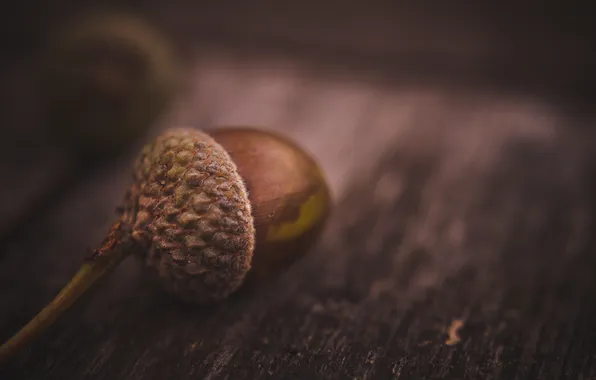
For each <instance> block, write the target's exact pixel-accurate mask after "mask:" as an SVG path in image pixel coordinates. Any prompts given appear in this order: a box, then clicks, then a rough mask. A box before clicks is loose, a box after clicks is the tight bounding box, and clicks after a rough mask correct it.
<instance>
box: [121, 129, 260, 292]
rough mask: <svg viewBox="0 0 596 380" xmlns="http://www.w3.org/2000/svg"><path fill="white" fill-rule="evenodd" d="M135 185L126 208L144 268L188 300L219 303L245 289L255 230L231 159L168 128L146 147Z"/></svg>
mask: <svg viewBox="0 0 596 380" xmlns="http://www.w3.org/2000/svg"><path fill="white" fill-rule="evenodd" d="M134 179H135V184H134V185H133V186H132V187H131V189H130V191H129V195H128V197H127V202H126V207H125V209H126V211H127V213H128V214H130V215H133V220H132V223H133V226H132V236H133V238H134V239H135V240H136V241H137V242H138V243H139V245H140V247H141V248H142V249H140V250H139V252H140V253H139V257H140V258H141V259H142V262H143V264H144V267H145V268H146V269H148V271H149V272H150V273H152V274H153V275H154V276H155V277H156V278H157V279H159V280H160V281H161V282H162V284H163V285H164V286H165V288H166V289H168V290H169V291H171V292H174V293H175V294H177V295H178V296H180V297H182V298H183V299H186V300H189V301H194V302H199V303H205V302H210V301H215V300H219V299H222V298H225V297H227V296H228V295H229V294H230V293H232V292H234V291H235V290H236V289H237V288H238V287H240V285H241V284H242V282H243V281H244V278H245V276H246V274H247V272H248V271H249V269H250V266H251V261H252V255H253V250H254V245H255V230H254V225H253V224H254V222H253V217H252V214H251V206H250V202H249V199H248V194H247V191H246V188H245V185H244V183H243V181H242V178H241V177H240V175H239V174H238V171H237V168H236V165H235V164H234V162H233V161H232V160H231V158H230V156H229V155H228V153H227V152H226V151H225V150H224V149H223V148H222V147H221V146H220V145H219V144H218V143H217V142H215V141H214V140H213V139H212V138H211V137H209V136H208V135H206V134H204V133H202V132H200V131H196V130H192V129H171V130H168V131H166V132H165V133H164V134H162V135H161V136H159V137H158V138H157V139H156V140H155V141H154V142H153V143H152V144H149V145H147V146H146V147H145V148H144V149H143V151H142V152H141V154H140V156H139V157H138V159H137V162H136V165H135V171H134Z"/></svg>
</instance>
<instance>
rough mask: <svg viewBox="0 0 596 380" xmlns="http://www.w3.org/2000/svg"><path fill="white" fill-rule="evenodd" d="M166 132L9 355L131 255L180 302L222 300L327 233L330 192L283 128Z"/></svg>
mask: <svg viewBox="0 0 596 380" xmlns="http://www.w3.org/2000/svg"><path fill="white" fill-rule="evenodd" d="M208 133H209V134H207V133H205V132H201V131H198V130H194V129H184V128H177V129H170V130H166V131H165V132H164V133H163V134H162V135H160V136H159V137H157V139H156V140H155V141H154V142H152V143H151V144H148V145H147V146H145V148H144V149H143V150H142V152H141V154H140V155H139V156H138V158H137V160H136V163H135V165H134V171H133V180H134V181H133V184H132V185H131V186H130V188H129V190H128V191H127V193H126V196H125V201H124V206H123V207H122V208H121V210H122V212H121V215H120V217H119V219H118V220H117V221H116V223H115V224H114V225H113V227H112V228H111V230H110V232H109V234H108V236H107V238H105V239H104V241H103V243H102V245H101V247H100V248H99V249H97V250H96V251H94V254H93V255H92V257H90V258H89V259H88V260H86V262H85V263H84V264H83V265H82V267H81V268H80V269H79V271H78V272H77V274H76V275H75V276H74V277H73V278H72V280H71V281H70V283H69V284H68V285H67V286H66V287H64V288H63V290H62V291H61V292H60V293H59V294H58V296H57V297H56V298H55V299H54V300H53V301H52V302H51V303H50V304H49V305H48V306H46V307H45V308H44V309H43V310H42V311H41V312H40V313H39V314H38V315H37V316H36V317H35V318H34V319H33V320H32V321H31V322H29V324H28V325H26V326H25V327H23V329H22V330H21V331H20V332H18V333H17V334H16V335H15V336H14V337H13V338H11V339H10V340H9V341H8V342H6V343H5V344H4V345H3V346H2V347H0V359H6V358H8V357H9V356H10V355H12V354H13V353H15V352H16V351H17V350H18V349H19V348H21V347H23V346H25V345H26V344H27V343H28V342H29V341H31V340H32V339H33V338H34V337H35V336H36V335H38V334H39V333H41V332H42V331H43V330H44V329H45V328H47V327H49V326H50V325H51V324H52V323H53V322H54V321H55V320H56V319H57V318H58V317H59V316H60V315H61V314H62V313H63V312H64V311H65V310H67V309H68V307H70V306H71V305H72V304H73V303H74V302H75V301H76V300H77V299H78V298H79V297H80V296H81V295H82V294H84V292H85V291H86V290H87V289H88V288H89V287H91V285H93V284H94V283H95V282H96V281H97V280H98V279H100V278H101V277H103V276H104V275H105V274H107V273H109V272H110V271H111V270H112V269H114V268H115V267H116V266H117V265H118V264H119V263H120V262H121V260H122V259H124V258H125V257H127V256H129V255H134V256H135V257H137V258H138V261H139V262H141V263H142V267H143V268H144V269H145V272H147V273H148V274H149V275H150V276H152V277H153V278H154V279H156V280H157V282H158V283H160V284H161V285H163V287H164V289H166V290H167V291H168V292H170V293H171V294H173V295H176V296H177V297H179V298H180V299H182V300H185V301H190V302H195V303H198V304H207V303H211V302H216V301H221V300H223V299H225V298H226V297H228V296H229V295H230V294H232V293H234V292H235V291H237V290H238V289H239V288H240V287H241V286H242V285H243V284H244V283H245V282H246V281H247V279H248V280H250V281H251V282H252V283H257V284H258V283H266V282H267V281H270V280H271V279H273V278H276V277H277V276H279V275H280V274H282V273H283V272H284V271H285V270H287V268H289V267H290V265H291V264H292V263H294V262H295V261H297V260H298V259H299V258H301V257H302V256H303V255H304V254H305V253H306V252H307V251H308V250H309V248H311V247H312V245H313V244H314V243H315V242H316V240H317V238H318V237H319V235H320V234H321V232H322V230H323V228H324V226H325V223H326V221H327V218H328V215H329V213H330V210H331V196H330V191H329V188H328V186H327V183H326V180H325V178H324V175H323V173H322V171H321V169H320V167H319V166H318V165H317V163H316V162H315V161H314V160H313V159H312V158H311V157H310V156H309V155H308V154H307V153H306V152H305V151H304V150H302V149H301V148H300V147H298V146H297V145H296V144H294V143H293V142H291V141H290V140H288V139H286V138H285V137H282V136H280V135H277V134H274V133H271V132H267V131H262V130H258V129H252V128H240V127H228V128H219V129H215V130H212V131H210V132H208Z"/></svg>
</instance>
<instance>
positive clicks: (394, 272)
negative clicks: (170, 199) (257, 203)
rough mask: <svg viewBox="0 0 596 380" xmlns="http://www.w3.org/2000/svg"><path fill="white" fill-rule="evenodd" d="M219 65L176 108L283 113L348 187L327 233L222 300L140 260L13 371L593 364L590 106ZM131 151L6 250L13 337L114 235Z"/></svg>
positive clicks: (249, 374) (183, 113)
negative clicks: (174, 286) (171, 286)
mask: <svg viewBox="0 0 596 380" xmlns="http://www.w3.org/2000/svg"><path fill="white" fill-rule="evenodd" d="M218 59H221V58H218ZM208 61H209V60H206V63H205V62H204V63H197V72H196V76H197V84H196V86H194V87H193V93H192V96H191V99H193V100H192V102H191V103H187V104H181V106H180V107H181V109H179V110H177V111H176V112H177V113H176V114H174V115H171V119H170V121H171V122H173V121H176V122H179V123H186V122H188V123H190V124H200V125H213V124H219V123H225V124H228V123H249V124H252V123H263V124H270V127H271V128H276V129H278V130H280V131H285V132H287V133H288V134H289V135H291V136H293V137H295V138H296V139H297V140H298V141H300V142H301V143H303V144H305V146H306V147H307V149H309V150H311V151H312V152H313V153H314V154H315V155H316V156H317V157H318V158H319V159H320V160H321V162H322V163H323V165H324V167H325V169H326V170H327V171H328V172H329V174H330V178H331V181H332V183H333V186H334V192H335V194H336V195H337V198H338V207H337V209H336V212H335V213H334V215H333V217H332V220H331V222H330V225H329V227H328V230H327V231H326V234H325V236H324V238H323V239H322V241H321V243H320V244H319V245H318V247H317V248H316V249H314V250H313V252H312V253H311V255H310V256H309V257H307V258H306V259H305V260H304V261H303V262H301V263H299V264H298V265H297V266H296V267H294V268H293V269H292V270H291V271H290V272H289V273H287V274H286V275H285V276H283V277H282V278H280V279H279V281H278V282H277V283H275V284H273V285H272V286H270V287H267V288H263V289H252V290H251V289H245V290H244V291H241V292H240V293H239V294H237V295H236V296H234V297H232V298H231V299H230V300H228V301H227V302H224V303H221V304H218V305H214V306H212V307H209V308H199V307H193V306H189V305H182V304H180V303H179V302H177V301H175V300H172V299H171V298H169V297H167V296H165V295H164V294H163V293H161V292H160V291H158V290H157V289H155V288H154V287H152V286H150V285H149V284H148V283H147V282H146V281H145V280H144V278H143V276H142V274H141V273H140V272H139V269H138V268H137V266H136V265H135V263H134V261H132V260H129V261H127V262H125V263H124V264H123V266H122V267H120V268H119V269H118V270H117V271H116V273H114V275H112V276H111V278H110V279H109V280H108V281H106V282H105V286H104V288H103V289H101V290H100V289H98V290H97V291H96V292H94V293H93V294H92V296H90V297H88V298H87V299H85V300H84V301H83V302H81V303H80V304H79V305H77V306H76V307H75V308H74V309H73V310H72V312H71V313H69V314H68V315H67V316H66V317H65V318H64V319H63V320H62V321H60V322H59V323H57V324H56V325H55V327H54V328H53V329H52V330H51V331H49V332H48V334H47V335H45V336H44V337H43V338H42V339H40V340H39V341H38V342H36V344H35V345H34V346H33V347H32V348H31V350H29V351H27V352H24V353H23V354H22V355H21V356H19V357H18V358H17V360H16V361H15V362H14V363H11V365H10V366H8V367H7V368H4V369H3V370H4V372H3V373H1V375H2V376H0V377H2V378H22V379H38V378H44V379H65V378H69V379H70V378H73V379H76V378H86V379H164V378H180V379H190V378H218V379H220V378H221V379H243V378H246V379H258V378H288V379H292V378H296V379H301V378H321V379H326V378H329V379H331V378H358V379H370V378H396V379H407V378H413V377H420V378H457V379H461V378H483V379H532V378H540V379H549V378H553V379H554V378H557V379H559V378H563V379H577V378H581V376H583V378H586V379H587V378H593V377H594V376H596V366H595V364H596V362H595V357H594V353H595V352H596V345H595V342H596V330H595V329H594V326H593V323H592V321H593V320H594V318H596V305H595V304H594V302H593V299H594V296H595V294H594V290H595V289H596V286H594V285H596V284H595V283H594V276H593V268H594V264H595V259H596V256H594V248H595V246H594V241H593V237H592V236H593V232H594V226H595V224H594V213H593V212H594V210H595V209H596V208H595V207H594V201H593V195H592V194H593V184H590V183H589V181H588V179H589V177H588V176H587V174H588V173H589V170H590V169H591V167H590V165H592V162H593V161H591V160H592V158H593V154H592V153H591V152H592V151H593V142H592V141H596V140H589V139H588V138H587V136H590V133H591V132H589V131H588V129H587V128H586V126H589V125H591V122H593V120H594V119H593V118H585V119H584V118H580V117H575V116H573V115H568V114H567V113H566V112H565V111H564V110H561V109H559V108H557V107H556V106H554V105H552V104H549V103H546V102H542V101H540V100H539V99H528V98H525V99H524V98H511V99H508V98H503V97H496V96H490V94H479V93H475V92H471V93H466V92H462V91H455V90H445V89H435V90H432V89H429V88H422V89H418V90H413V89H411V88H410V89H404V88H400V87H390V86H379V85H378V84H373V83H370V82H365V81H357V80H352V81H349V80H348V79H346V78H343V79H342V80H341V81H339V80H333V79H327V80H325V78H326V77H327V76H326V73H317V72H313V71H309V70H307V69H304V68H300V67H293V68H292V67H290V68H287V67H285V68H284V67H282V68H279V69H278V70H277V71H275V70H273V69H272V67H271V66H270V65H269V66H268V65H266V63H263V62H261V63H259V62H258V61H257V62H253V63H252V66H251V64H247V63H246V62H243V63H242V64H234V63H233V62H232V63H228V64H227V65H225V64H224V63H225V62H222V61H217V59H216V60H215V61H214V62H212V63H209V62H208ZM319 74H320V75H319ZM195 102H196V104H195ZM185 107H186V109H185ZM369 135H370V136H369ZM363 136H364V137H363ZM133 156H134V152H132V151H131V152H130V155H129V156H128V157H122V158H121V160H120V161H119V162H118V163H115V164H113V165H112V166H105V167H104V168H103V169H102V170H100V171H99V172H98V173H97V174H96V175H95V176H94V177H93V178H90V179H87V180H86V181H85V182H84V183H82V184H81V185H80V186H79V187H78V188H76V189H74V190H73V192H72V194H71V196H70V197H68V198H67V199H66V200H65V202H64V203H63V204H62V205H61V207H60V209H58V210H55V212H52V213H51V214H46V215H44V216H43V217H42V218H40V219H39V220H38V221H37V222H36V224H35V225H34V226H33V227H32V228H31V233H30V234H28V235H27V236H26V237H24V238H23V239H21V240H20V241H18V242H15V244H13V245H12V246H11V247H10V250H9V251H8V252H7V253H6V255H5V257H3V258H2V266H1V268H0V310H2V313H1V319H0V337H1V338H2V339H4V338H6V337H8V336H9V335H10V334H11V333H12V332H14V331H15V330H16V329H17V328H18V327H19V326H20V325H21V324H22V323H24V322H25V321H26V320H27V319H28V318H29V317H30V316H31V315H33V313H35V312H36V311H37V310H38V308H40V307H41V306H42V305H43V304H44V303H45V302H47V301H48V300H49V299H50V298H51V297H52V296H53V295H54V294H55V293H56V292H57V291H58V289H59V288H60V287H61V286H62V285H63V284H64V283H65V282H66V281H67V279H68V278H69V276H70V275H71V274H72V273H73V272H74V270H75V269H76V267H77V266H78V265H79V264H80V262H81V260H82V258H83V255H84V254H85V249H86V248H88V247H92V246H93V244H96V243H98V242H99V241H100V239H101V238H102V235H103V234H104V233H105V231H106V230H107V228H108V226H109V223H110V222H111V220H112V218H113V213H112V210H113V209H114V208H115V207H116V206H117V205H118V203H119V202H120V199H121V196H122V194H123V190H124V189H125V188H126V185H127V183H128V181H129V166H128V162H129V160H130V159H131V158H132V157H133ZM591 186H592V187H591ZM457 321H461V323H462V326H461V328H460V329H459V330H458V331H455V335H454V336H453V337H452V338H453V339H452V340H449V339H448V338H449V336H448V335H449V334H448V330H449V327H450V326H452V325H453V323H454V322H457ZM452 332H453V331H452ZM457 336H459V341H457V339H456V338H457ZM452 341H456V343H455V344H453V345H450V344H447V343H448V342H452Z"/></svg>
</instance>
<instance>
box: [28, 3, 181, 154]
mask: <svg viewBox="0 0 596 380" xmlns="http://www.w3.org/2000/svg"><path fill="white" fill-rule="evenodd" d="M37 67H38V76H37V78H38V81H37V83H38V87H39V90H40V99H41V103H42V107H43V109H44V112H45V120H46V122H47V124H48V127H49V128H50V131H51V132H52V133H53V134H54V135H55V136H56V137H57V138H58V139H59V140H61V141H63V142H65V143H66V145H67V146H68V147H69V148H74V150H76V151H78V153H80V154H85V155H88V156H97V155H100V154H106V153H112V152H117V151H119V150H121V149H124V148H126V147H127V146H129V145H130V144H131V142H133V141H135V139H137V138H139V136H142V135H143V133H144V132H145V131H146V130H147V129H148V128H150V127H151V126H152V125H153V124H154V123H155V122H156V120H157V119H158V118H159V117H160V116H161V114H162V113H163V112H164V110H165V109H167V107H168V105H169V104H170V103H171V102H172V100H173V99H174V97H175V95H176V93H177V90H178V87H179V84H180V83H181V66H180V64H179V62H178V60H177V59H176V56H175V54H174V51H173V49H172V47H171V46H170V43H169V41H168V40H167V39H166V38H165V36H163V35H162V34H161V33H160V32H159V31H158V30H157V29H156V28H154V27H153V26H152V25H151V24H150V23H149V22H148V21H146V20H144V19H142V18H141V17H139V16H137V15H132V14H128V13H124V12H107V11H103V12H99V11H97V12H92V13H88V14H84V15H81V16H78V17H76V18H74V19H73V21H67V22H66V23H65V25H64V26H62V27H60V28H57V29H56V30H54V32H53V33H51V37H50V38H49V40H48V42H47V44H46V46H45V49H43V51H42V53H41V57H40V59H39V62H38V65H37Z"/></svg>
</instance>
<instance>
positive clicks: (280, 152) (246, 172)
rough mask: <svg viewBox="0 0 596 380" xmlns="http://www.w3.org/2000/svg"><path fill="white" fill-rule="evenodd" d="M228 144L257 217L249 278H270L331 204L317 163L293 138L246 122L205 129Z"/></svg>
mask: <svg viewBox="0 0 596 380" xmlns="http://www.w3.org/2000/svg"><path fill="white" fill-rule="evenodd" d="M207 133H208V134H209V135H211V136H212V137H213V138H214V139H215V141H217V142H218V143H219V144H220V145H221V146H223V147H224V149H226V151H227V152H228V154H229V155H230V157H231V158H232V160H233V161H234V163H235V164H236V166H237V167H238V172H239V173H240V176H241V177H242V178H243V179H244V181H245V183H246V187H247V190H248V196H249V199H250V202H251V206H252V214H253V218H254V220H255V229H256V246H255V252H254V256H253V263H252V268H251V270H250V271H249V273H248V280H249V281H255V280H268V279H271V278H273V277H275V276H277V275H279V274H281V273H283V272H284V271H285V270H286V269H287V268H288V267H289V266H290V265H291V264H293V263H294V262H296V261H297V260H299V259H300V258H302V257H303V256H304V255H305V254H306V253H307V252H308V250H309V249H310V248H311V247H312V246H313V244H314V243H315V242H316V240H317V238H318V237H319V236H320V234H321V232H322V230H323V228H324V226H325V223H326V221H327V218H328V215H329V212H330V209H331V195H330V191H329V188H328V185H327V182H326V180H325V178H324V176H323V173H322V171H321V169H320V167H319V165H318V164H317V163H316V162H315V161H314V160H313V158H312V157H310V156H309V155H308V154H307V153H306V152H305V151H304V150H303V149H301V148H300V147H298V146H297V145H296V144H295V143H293V142H292V141H290V140H289V139H287V138H285V137H282V136H280V135H277V134H275V133H272V132H268V131H264V130H259V129H256V128H245V127H222V128H219V129H213V130H210V131H207Z"/></svg>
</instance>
